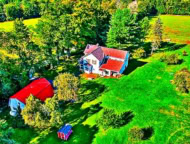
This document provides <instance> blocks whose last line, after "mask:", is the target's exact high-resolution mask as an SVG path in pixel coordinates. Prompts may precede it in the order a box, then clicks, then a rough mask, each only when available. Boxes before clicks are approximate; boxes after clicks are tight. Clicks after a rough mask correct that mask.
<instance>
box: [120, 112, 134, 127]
mask: <svg viewBox="0 0 190 144" xmlns="http://www.w3.org/2000/svg"><path fill="white" fill-rule="evenodd" d="M134 116H135V115H134V114H133V113H132V112H131V111H128V112H125V113H124V114H123V115H122V117H123V119H122V121H123V123H120V122H118V125H117V128H120V127H122V126H125V125H127V124H128V123H130V122H131V121H132V120H133V118H134ZM119 123H120V124H119Z"/></svg>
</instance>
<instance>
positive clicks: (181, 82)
mask: <svg viewBox="0 0 190 144" xmlns="http://www.w3.org/2000/svg"><path fill="white" fill-rule="evenodd" d="M173 83H174V84H175V85H176V87H177V90H179V91H181V92H185V93H188V92H189V91H190V71H189V70H188V69H186V68H184V69H182V70H180V71H178V72H176V73H175V76H174V80H173Z"/></svg>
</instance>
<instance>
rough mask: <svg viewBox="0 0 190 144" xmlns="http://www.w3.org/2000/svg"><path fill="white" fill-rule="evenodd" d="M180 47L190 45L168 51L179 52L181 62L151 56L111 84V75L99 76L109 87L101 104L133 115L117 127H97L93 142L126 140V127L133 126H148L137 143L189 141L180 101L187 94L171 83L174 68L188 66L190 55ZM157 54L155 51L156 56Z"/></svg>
mask: <svg viewBox="0 0 190 144" xmlns="http://www.w3.org/2000/svg"><path fill="white" fill-rule="evenodd" d="M183 50H186V51H188V53H189V54H190V46H186V47H185V48H183V49H180V50H176V51H173V52H168V53H169V54H170V53H179V54H180V56H181V58H183V60H184V62H183V63H182V64H180V65H175V66H174V65H171V66H168V65H166V64H165V63H162V62H159V61H158V60H157V59H154V60H152V62H150V63H147V64H145V65H144V66H142V67H140V68H137V69H136V70H135V71H133V72H132V73H130V74H129V75H127V76H124V77H122V78H121V79H120V80H118V81H115V82H114V84H113V80H112V79H107V80H106V79H105V80H102V79H100V80H99V81H101V83H104V84H105V85H107V86H108V87H109V91H108V92H107V93H105V94H104V95H103V97H102V105H101V106H103V107H104V108H109V109H114V110H115V111H116V112H119V113H121V112H128V111H130V112H132V114H133V115H134V117H133V118H132V120H131V121H130V122H129V124H127V125H126V126H124V127H121V128H119V129H109V130H107V131H101V130H100V131H99V133H98V134H96V138H95V139H94V141H93V143H94V144H108V143H109V144H115V143H118V144H127V143H128V131H129V129H131V128H132V127H135V126H138V127H140V128H142V129H147V130H149V131H148V132H147V133H146V134H147V138H146V139H145V140H142V141H140V142H138V143H144V144H170V143H171V144H174V143H175V144H178V143H179V144H180V143H181V144H182V143H188V142H190V141H189V139H187V137H188V136H189V130H190V127H189V124H190V123H189V122H188V117H189V115H188V114H185V112H184V109H185V106H184V104H183V100H184V98H189V99H190V95H188V94H181V93H179V92H178V91H176V89H175V86H174V85H173V84H172V83H171V80H172V79H173V77H174V73H175V72H176V71H177V70H179V69H181V68H183V67H188V68H189V69H190V58H189V56H188V57H183V56H182V51H183ZM159 55H160V54H159V53H158V54H155V57H156V56H159ZM129 64H130V65H129V67H132V66H133V63H129ZM102 81H103V82H102ZM90 123H91V121H89V124H90Z"/></svg>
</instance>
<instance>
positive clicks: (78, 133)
mask: <svg viewBox="0 0 190 144" xmlns="http://www.w3.org/2000/svg"><path fill="white" fill-rule="evenodd" d="M81 106H82V103H68V104H66V105H65V107H64V108H63V109H64V110H63V118H64V123H70V124H71V125H74V126H73V134H72V135H71V137H70V138H69V140H68V143H72V144H73V143H77V144H81V143H83V144H88V143H91V142H92V140H93V138H94V135H95V134H96V132H97V131H98V128H97V127H96V126H94V127H89V126H87V125H83V124H82V123H83V122H84V121H85V120H86V119H87V118H88V117H90V116H92V115H93V114H95V113H97V112H99V111H100V110H101V109H102V107H100V103H99V104H96V105H93V106H91V107H89V108H86V109H82V108H81ZM83 138H85V139H83Z"/></svg>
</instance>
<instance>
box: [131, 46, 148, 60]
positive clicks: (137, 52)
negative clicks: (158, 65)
mask: <svg viewBox="0 0 190 144" xmlns="http://www.w3.org/2000/svg"><path fill="white" fill-rule="evenodd" d="M132 56H133V58H135V59H138V58H143V57H145V56H146V51H145V50H144V49H143V48H138V49H136V50H134V52H133V54H132Z"/></svg>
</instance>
